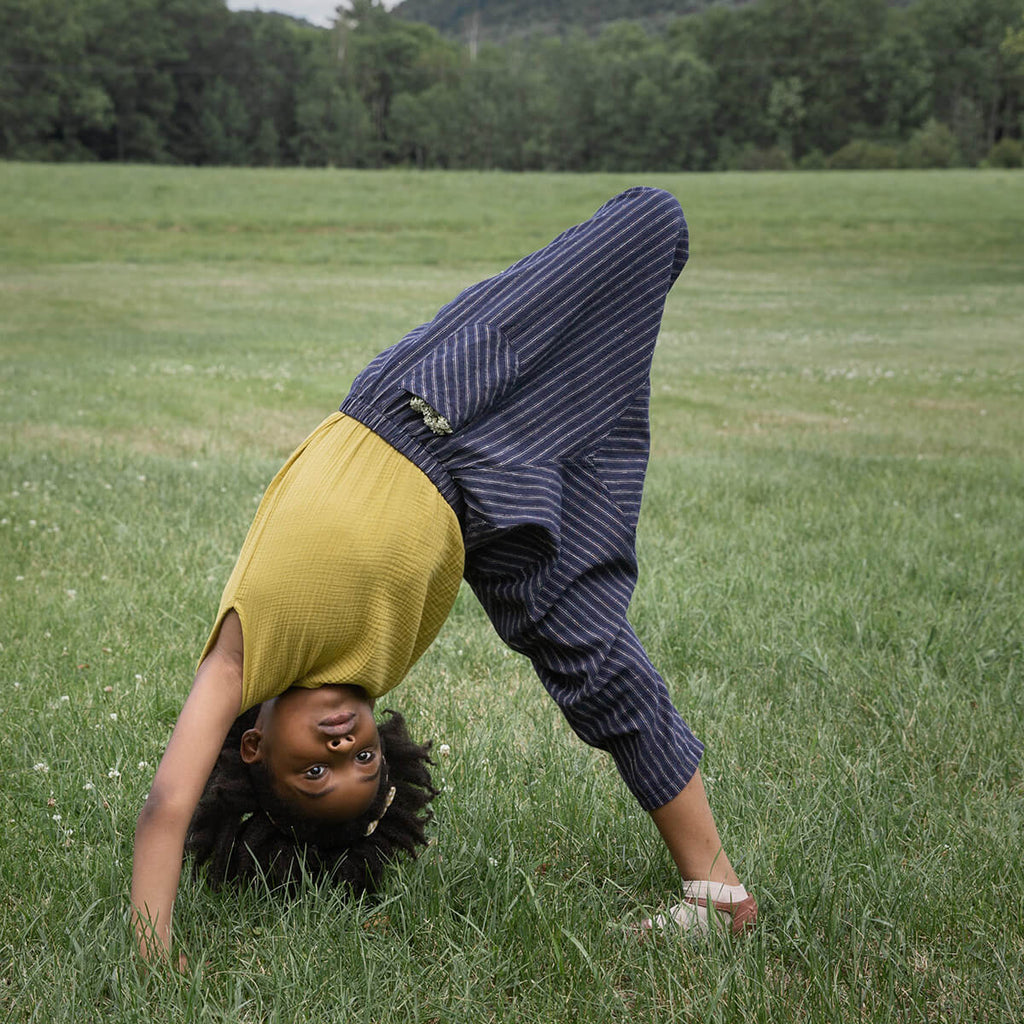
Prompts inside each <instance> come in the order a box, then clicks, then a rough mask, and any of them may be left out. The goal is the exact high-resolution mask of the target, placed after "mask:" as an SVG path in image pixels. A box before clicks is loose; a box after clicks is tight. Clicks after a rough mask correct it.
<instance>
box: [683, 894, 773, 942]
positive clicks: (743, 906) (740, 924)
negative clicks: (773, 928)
mask: <svg viewBox="0 0 1024 1024" xmlns="http://www.w3.org/2000/svg"><path fill="white" fill-rule="evenodd" d="M682 902H683V903H689V904H691V905H692V906H695V907H704V908H705V909H707V908H708V907H711V908H712V909H713V910H717V911H718V912H719V913H722V914H728V915H729V916H730V917H731V918H732V924H731V926H730V930H731V931H732V933H733V935H740V934H742V933H743V932H745V931H749V930H750V929H751V928H753V927H754V925H755V924H756V923H757V900H755V899H754V897H753V896H747V897H746V898H745V899H742V900H739V901H737V902H736V903H733V902H732V900H709V899H706V898H705V897H703V896H684V897H683V900H682Z"/></svg>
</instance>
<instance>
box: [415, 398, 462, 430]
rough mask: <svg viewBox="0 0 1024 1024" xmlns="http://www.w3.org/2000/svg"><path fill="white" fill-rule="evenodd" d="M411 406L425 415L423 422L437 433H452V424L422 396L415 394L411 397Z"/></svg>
mask: <svg viewBox="0 0 1024 1024" xmlns="http://www.w3.org/2000/svg"><path fill="white" fill-rule="evenodd" d="M409 408H410V409H414V410H415V411H416V412H418V413H419V414H420V415H421V416H422V417H423V422H424V423H425V424H426V425H427V426H428V427H430V429H431V430H432V431H433V432H434V433H435V434H450V433H452V425H451V424H450V423H449V422H448V421H447V420H446V419H445V418H444V417H443V416H442V415H441V414H440V413H439V412H438V411H437V410H436V409H435V408H434V407H433V406H432V405H428V404H427V403H426V402H424V401H423V399H422V398H419V397H417V396H415V395H414V396H413V397H412V398H411V399H409Z"/></svg>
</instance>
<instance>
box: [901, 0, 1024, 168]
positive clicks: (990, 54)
mask: <svg viewBox="0 0 1024 1024" xmlns="http://www.w3.org/2000/svg"><path fill="white" fill-rule="evenodd" d="M912 15H913V18H914V22H915V24H916V26H917V28H918V31H919V32H920V34H921V37H922V38H923V40H924V45H925V47H926V48H927V51H928V55H929V58H930V60H931V66H932V69H933V96H932V114H933V115H934V117H935V118H937V119H938V120H939V121H940V122H942V123H944V124H946V125H949V126H950V127H951V128H952V129H953V131H954V134H955V135H956V136H957V140H958V142H959V144H960V149H961V152H962V155H963V156H964V157H965V158H966V159H967V160H968V162H972V163H973V162H974V160H976V159H977V158H978V157H980V156H981V155H982V154H984V153H985V152H987V151H988V149H989V148H991V146H992V144H993V143H994V142H995V140H996V139H997V138H998V137H999V136H1001V135H1003V134H1004V133H1007V132H1019V131H1020V125H1019V124H1018V123H1017V111H1018V110H1019V109H1020V106H1019V97H1020V92H1019V87H1018V88H1016V89H1015V88H1014V84H1015V83H1014V81H1013V75H1012V70H1011V68H1010V67H1009V66H1008V62H1007V54H1006V51H1005V50H1004V49H1003V43H1004V40H1005V39H1006V33H1007V28H1009V27H1010V26H1014V25H1019V24H1020V20H1021V18H1022V16H1024V0H918V3H917V4H916V5H915V6H914V8H912Z"/></svg>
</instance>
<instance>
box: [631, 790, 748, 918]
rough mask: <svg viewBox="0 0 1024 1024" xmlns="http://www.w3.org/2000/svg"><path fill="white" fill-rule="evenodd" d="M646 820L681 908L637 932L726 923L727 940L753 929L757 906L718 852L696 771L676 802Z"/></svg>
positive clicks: (719, 846) (722, 852) (719, 843)
mask: <svg viewBox="0 0 1024 1024" xmlns="http://www.w3.org/2000/svg"><path fill="white" fill-rule="evenodd" d="M651 818H652V819H653V820H654V824H655V825H657V827H658V831H659V832H660V833H661V837H662V839H664V841H665V845H666V846H667V847H668V851H669V853H670V854H671V855H672V859H673V860H674V861H675V863H676V867H677V868H678V869H679V874H680V875H681V876H682V878H683V902H682V903H679V904H676V906H674V907H672V908H670V909H669V911H668V913H667V914H660V915H658V916H657V917H656V918H654V920H653V921H650V920H648V921H644V922H643V926H644V927H645V928H653V927H658V928H665V927H669V926H678V927H680V928H682V929H683V930H684V931H688V930H691V929H693V930H697V931H707V930H709V928H710V927H711V926H712V925H713V924H714V923H718V924H720V925H723V926H725V925H726V922H728V924H727V927H728V928H729V930H731V931H732V932H733V934H739V933H741V932H743V931H745V930H746V929H747V928H751V927H753V925H754V924H755V923H756V921H757V902H756V901H755V900H754V897H753V896H751V895H750V894H749V893H748V892H747V890H746V889H745V888H744V887H743V885H742V884H741V883H740V880H739V877H738V876H737V874H736V872H735V871H734V870H733V867H732V864H730V863H729V858H728V857H727V856H726V854H725V850H724V849H723V848H722V841H721V839H719V837H718V828H717V826H716V825H715V819H714V817H713V816H712V814H711V807H710V805H709V804H708V798H707V794H706V793H705V791H704V781H703V779H701V775H700V771H699V770H698V771H697V772H695V773H694V776H693V778H692V779H690V781H689V783H688V784H687V785H686V787H685V788H684V789H683V790H682V792H681V793H679V795H678V796H676V797H675V798H674V799H672V800H670V801H669V802H668V803H667V804H665V805H664V806H662V807H658V808H657V809H656V810H654V811H652V812H651Z"/></svg>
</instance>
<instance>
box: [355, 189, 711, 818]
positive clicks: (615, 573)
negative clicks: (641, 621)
mask: <svg viewBox="0 0 1024 1024" xmlns="http://www.w3.org/2000/svg"><path fill="white" fill-rule="evenodd" d="M688 251H689V250H688V234H687V228H686V221H685V219H684V218H683V213H682V210H681V209H680V207H679V203H678V202H677V201H676V200H675V198H674V197H673V196H671V195H670V194H668V193H667V192H663V191H660V190H657V189H649V188H634V189H630V190H628V191H626V192H623V193H622V194H621V195H619V196H616V197H615V198H614V199H612V200H610V201H609V202H608V203H606V204H605V205H604V206H603V207H601V209H600V210H598V211H597V213H595V214H594V216H593V217H591V218H590V219H589V220H587V221H585V222H584V223H582V224H579V225H577V226H576V227H573V228H570V229H569V230H568V231H566V232H564V233H563V234H561V235H559V236H558V238H556V239H555V240H554V241H553V242H551V243H550V244H549V245H547V246H545V247H544V248H543V249H541V250H539V251H538V252H535V253H533V254H532V255H530V256H527V257H525V258H524V259H522V260H520V261H519V262H518V263H515V264H514V265H513V266H511V267H509V268H508V269H507V270H505V271H503V272H502V273H500V274H498V275H497V276H496V277H492V278H490V279H488V280H486V281H482V282H481V283H480V284H477V285H474V286H472V287H470V288H467V289H466V290H465V291H464V292H462V294H460V295H459V296H458V297H457V298H456V299H454V300H453V301H452V302H450V303H449V304H448V305H446V306H444V307H443V308H442V309H441V310H440V311H439V312H438V314H437V316H436V317H435V318H434V319H433V320H432V321H431V322H430V323H428V324H424V325H423V326H422V327H419V328H417V329H416V330H414V331H412V332H411V333H410V334H408V335H407V336H406V337H405V338H403V339H402V340H401V341H400V342H399V343H398V344H397V345H395V346H393V347H392V348H389V349H387V350H386V351H385V352H382V353H381V354H380V355H379V356H377V357H376V358H375V359H374V360H373V361H372V362H371V363H370V365H369V366H368V367H367V368H366V369H365V370H364V371H363V372H362V373H360V374H359V376H358V377H357V378H356V380H355V381H354V383H353V385H352V390H351V392H350V394H349V395H348V397H347V398H346V399H345V402H344V403H343V404H342V406H341V408H342V411H343V412H345V413H347V414H348V415H350V416H352V417H354V418H355V419H358V420H360V421H361V422H362V423H364V424H365V425H366V426H367V427H369V428H370V429H371V430H373V431H375V432H376V433H378V434H380V435H381V436H382V437H383V438H384V439H385V440H387V441H388V442H389V443H390V444H392V445H393V446H394V447H395V448H396V449H398V450H399V451H400V452H402V453H403V454H404V455H406V456H407V457H408V458H410V459H411V460H412V461H413V462H415V463H416V464H417V465H418V466H419V467H420V468H421V469H422V470H423V471H424V472H425V473H426V474H427V475H428V476H429V477H430V479H431V480H432V481H433V482H434V484H435V485H436V486H437V488H438V489H439V491H440V492H441V493H442V495H444V497H445V498H446V499H447V500H448V502H449V503H450V504H451V506H452V507H453V509H454V510H455V512H456V514H457V515H458V517H459V521H460V523H461V525H462V530H463V537H464V540H465V545H466V568H465V577H466V580H467V581H468V582H469V584H470V586H471V587H472V589H473V591H474V593H475V594H476V595H477V597H478V598H479V600H480V603H481V604H482V605H483V607H484V609H485V611H486V612H487V615H488V616H489V617H490V619H491V621H492V622H493V623H494V626H495V628H496V629H497V631H498V633H499V635H500V636H501V637H502V639H503V640H504V641H505V642H506V643H507V644H508V645H509V646H510V647H512V648H513V649H514V650H516V651H519V652H521V653H523V654H525V655H526V656H527V657H529V658H530V660H531V661H532V663H533V665H534V667H535V669H536V671H537V673H538V675H539V676H540V679H541V681H542V682H543V683H544V686H545V687H546V688H547V690H548V692H549V693H550V694H551V696H552V697H553V698H554V699H555V700H556V701H557V703H558V705H559V707H560V708H561V709H562V712H563V713H564V715H565V717H566V719H567V720H568V722H569V724H570V725H571V726H572V728H573V729H574V730H575V732H576V733H577V734H578V735H579V736H580V737H581V738H582V739H583V740H584V741H585V742H587V743H589V744H592V745H593V746H596V747H600V748H602V749H604V750H607V751H608V752H609V753H610V754H611V755H612V757H613V758H614V759H615V763H616V765H617V767H618V769H619V771H620V773H621V774H622V777H623V778H624V779H625V781H626V784H627V785H628V786H629V788H630V790H631V792H632V793H633V794H634V795H635V796H636V798H637V800H639V802H640V804H641V805H642V806H643V807H644V808H645V809H647V810H651V809H653V808H655V807H660V806H661V805H662V804H665V803H667V802H668V801H669V800H671V799H672V798H673V797H674V796H675V795H676V794H677V793H678V792H679V791H680V790H681V789H682V788H683V787H684V786H685V785H686V783H687V782H688V781H689V779H690V777H691V776H692V775H693V773H694V771H695V770H696V767H697V765H698V763H699V761H700V756H701V753H702V750H703V747H702V745H701V743H700V742H699V741H698V740H697V739H696V738H695V737H694V736H693V734H692V733H691V732H690V730H689V729H688V728H687V726H686V724H685V723H684V722H683V720H682V718H681V717H680V716H679V713H678V712H677V711H676V709H675V707H674V706H673V705H672V702H671V699H670V698H669V694H668V690H667V689H666V687H665V683H664V681H663V680H662V678H661V676H659V675H658V673H657V671H656V670H655V669H654V667H653V665H652V664H651V662H650V659H649V658H648V657H647V654H646V652H645V651H644V649H643V647H642V645H641V644H640V641H639V640H638V639H637V637H636V635H635V634H634V632H633V629H632V628H631V626H630V625H629V623H628V621H627V618H626V611H627V607H628V605H629V600H630V597H631V595H632V592H633V588H634V586H635V584H636V575H637V564H636V525H637V517H638V515H639V511H640V499H641V492H642V490H643V481H644V474H645V471H646V468H647V457H648V450H649V427H648V411H649V404H650V370H651V360H652V357H653V354H654V346H655V342H656V341H657V337H658V330H659V327H660V324H661V316H662V312H663V309H664V305H665V299H666V296H667V295H668V292H669V289H670V288H671V287H672V284H673V283H674V281H675V279H676V278H677V277H678V276H679V273H680V271H681V270H682V269H683V266H684V264H685V263H686V259H687V256H688Z"/></svg>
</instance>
